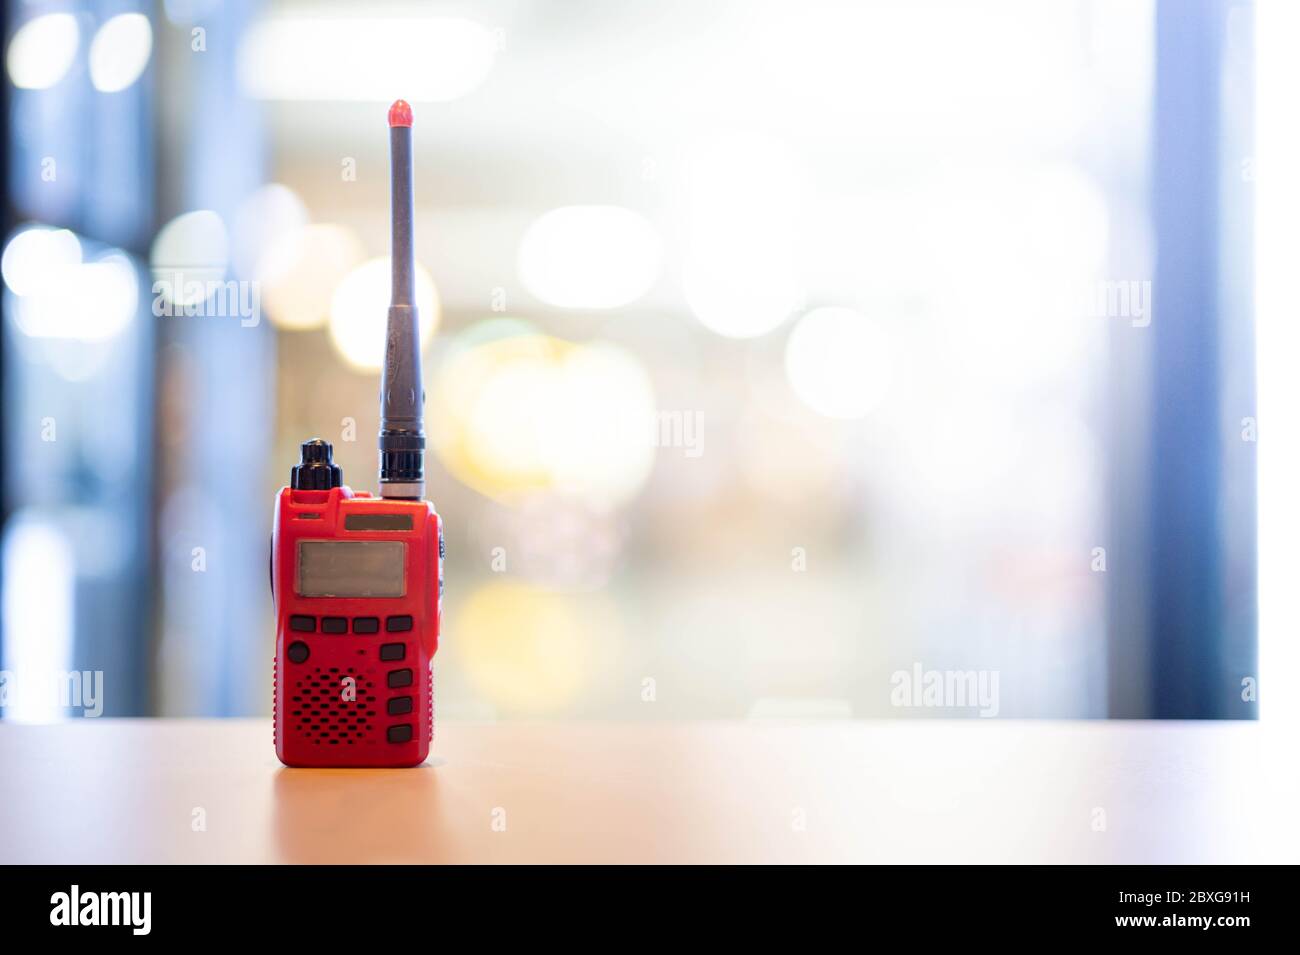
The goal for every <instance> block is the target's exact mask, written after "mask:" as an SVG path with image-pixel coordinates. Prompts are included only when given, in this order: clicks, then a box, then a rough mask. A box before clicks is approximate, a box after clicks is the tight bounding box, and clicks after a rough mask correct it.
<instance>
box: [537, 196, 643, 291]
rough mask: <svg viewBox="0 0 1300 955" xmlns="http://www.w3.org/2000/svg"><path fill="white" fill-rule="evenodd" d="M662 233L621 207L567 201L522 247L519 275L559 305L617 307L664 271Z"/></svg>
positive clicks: (539, 224)
mask: <svg viewBox="0 0 1300 955" xmlns="http://www.w3.org/2000/svg"><path fill="white" fill-rule="evenodd" d="M661 256H662V252H661V249H660V243H659V236H658V234H657V233H656V232H655V229H654V226H652V225H651V224H650V223H649V222H647V221H646V220H645V218H644V217H643V216H641V215H640V214H638V213H636V212H633V211H632V210H631V209H624V208H622V207H620V206H566V207H564V208H560V209H552V210H551V211H550V212H547V213H546V214H544V215H543V216H541V217H540V218H538V219H537V221H536V222H534V223H533V224H532V225H531V226H530V227H529V229H528V231H527V232H526V233H525V234H524V238H523V241H522V242H521V243H520V246H519V278H520V280H521V281H522V282H523V283H524V286H525V287H526V288H527V289H528V291H530V292H531V293H532V294H533V295H535V296H536V297H537V298H539V299H541V300H542V301H543V302H546V303H547V304H549V305H555V306H558V307H560V308H591V309H597V308H618V307H620V306H623V305H627V304H629V303H631V302H634V301H636V300H637V299H638V298H640V297H641V296H642V295H644V294H645V293H646V292H647V291H648V290H649V289H650V287H651V286H652V285H653V284H654V282H655V279H656V278H658V276H659V268H660V260H661Z"/></svg>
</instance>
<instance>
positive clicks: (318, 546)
mask: <svg viewBox="0 0 1300 955" xmlns="http://www.w3.org/2000/svg"><path fill="white" fill-rule="evenodd" d="M405 594H406V544H405V543H404V542H402V541H299V542H298V596H300V597H402V596H405Z"/></svg>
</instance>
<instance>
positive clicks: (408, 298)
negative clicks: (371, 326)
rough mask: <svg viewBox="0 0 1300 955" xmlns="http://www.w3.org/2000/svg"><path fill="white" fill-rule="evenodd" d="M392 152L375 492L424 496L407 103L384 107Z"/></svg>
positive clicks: (399, 496)
mask: <svg viewBox="0 0 1300 955" xmlns="http://www.w3.org/2000/svg"><path fill="white" fill-rule="evenodd" d="M388 145H389V150H390V152H391V154H392V173H391V178H392V220H393V247H392V263H393V297H392V301H391V302H390V303H389V306H388V342H387V346H386V348H385V350H384V376H383V380H382V384H381V385H380V393H379V416H380V421H379V494H380V496H381V497H391V498H408V499H410V498H414V499H416V500H419V499H422V498H423V497H424V383H423V380H422V376H421V373H420V316H419V314H418V313H417V311H416V307H415V248H414V239H413V233H412V225H411V219H412V216H413V212H412V194H411V193H412V189H411V107H410V104H409V103H407V102H406V101H405V100H400V99H399V100H398V101H397V102H396V103H394V104H393V105H392V106H391V107H389V110H388Z"/></svg>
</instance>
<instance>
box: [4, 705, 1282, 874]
mask: <svg viewBox="0 0 1300 955" xmlns="http://www.w3.org/2000/svg"><path fill="white" fill-rule="evenodd" d="M1296 754H1297V747H1296V746H1295V740H1294V737H1293V736H1292V735H1291V734H1287V733H1283V732H1281V731H1280V730H1277V729H1273V728H1266V727H1265V726H1264V725H1262V724H1258V723H1170V722H1165V723H1122V722H1116V723H1106V722H1092V723H1056V722H1010V721H980V720H971V721H961V722H944V721H937V720H925V721H907V722H900V721H886V722H849V721H845V722H816V723H790V724H772V723H759V722H748V723H623V724H610V723H597V724H581V723H554V724H540V723H499V724H466V723H461V724H458V723H442V724H440V725H439V727H438V737H437V740H436V742H435V745H434V755H433V756H431V757H430V759H429V761H428V763H426V764H425V765H424V766H421V767H418V768H416V769H405V770H314V769H286V768H284V767H282V766H281V765H280V764H279V762H278V761H277V760H276V759H275V755H274V753H273V751H272V748H271V727H270V722H269V721H267V720H221V721H217V720H212V721H209V720H80V721H76V722H69V723H64V724H59V725H52V726H18V725H12V724H0V768H2V770H0V862H5V863H12V862H62V863H90V862H307V863H316V862H708V861H720V862H759V861H791V862H795V861H863V862H1162V863H1165V862H1262V861H1272V862H1291V863H1294V862H1296V861H1300V851H1298V848H1300V821H1298V820H1300V811H1297V807H1300V798H1298V797H1300V772H1297V768H1296V765H1297V759H1296Z"/></svg>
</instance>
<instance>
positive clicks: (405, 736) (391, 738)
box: [388, 723, 414, 743]
mask: <svg viewBox="0 0 1300 955" xmlns="http://www.w3.org/2000/svg"><path fill="white" fill-rule="evenodd" d="M413 735H414V731H413V730H412V729H411V724H410V723H398V724H397V725H396V726H390V727H388V742H390V743H409V742H410V741H411V737H412V736H413Z"/></svg>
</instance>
